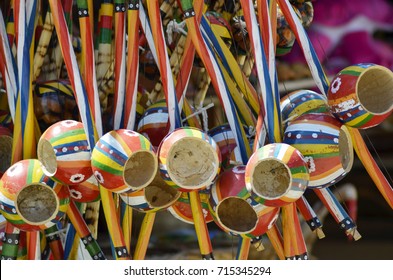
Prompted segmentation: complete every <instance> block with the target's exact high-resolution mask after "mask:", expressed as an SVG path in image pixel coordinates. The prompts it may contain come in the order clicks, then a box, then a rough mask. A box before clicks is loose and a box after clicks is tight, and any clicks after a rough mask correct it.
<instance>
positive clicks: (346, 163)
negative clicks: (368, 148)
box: [338, 126, 354, 173]
mask: <svg viewBox="0 0 393 280" xmlns="http://www.w3.org/2000/svg"><path fill="white" fill-rule="evenodd" d="M338 149H339V153H340V160H341V164H342V167H343V169H344V170H345V172H346V173H348V172H349V171H350V170H351V168H352V165H353V159H354V155H353V145H352V140H351V135H350V134H349V131H348V129H347V128H346V127H345V126H342V127H341V128H340V132H339V140H338Z"/></svg>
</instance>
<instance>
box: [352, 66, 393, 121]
mask: <svg viewBox="0 0 393 280" xmlns="http://www.w3.org/2000/svg"><path fill="white" fill-rule="evenodd" d="M356 92H357V96H358V98H359V101H360V103H361V104H362V106H363V107H364V108H365V109H366V110H367V111H369V112H371V113H374V114H384V113H386V112H388V111H390V110H392V108H393V73H391V71H390V70H389V69H385V68H384V67H381V66H372V67H370V68H368V69H366V70H365V71H364V72H363V73H362V74H361V75H360V76H359V79H358V81H357V84H356Z"/></svg>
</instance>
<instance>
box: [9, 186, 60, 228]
mask: <svg viewBox="0 0 393 280" xmlns="http://www.w3.org/2000/svg"><path fill="white" fill-rule="evenodd" d="M58 208H59V200H58V198H57V196H56V193H55V192H54V190H53V189H51V188H50V187H48V186H46V185H44V184H40V183H35V184H31V185H27V186H26V187H24V188H23V189H22V190H21V191H20V192H19V193H18V194H17V198H16V209H17V211H18V213H19V215H20V216H21V217H22V219H23V220H25V221H26V222H27V223H29V224H32V225H43V224H46V223H47V222H49V221H50V220H52V219H54V218H55V216H56V213H57V211H58Z"/></svg>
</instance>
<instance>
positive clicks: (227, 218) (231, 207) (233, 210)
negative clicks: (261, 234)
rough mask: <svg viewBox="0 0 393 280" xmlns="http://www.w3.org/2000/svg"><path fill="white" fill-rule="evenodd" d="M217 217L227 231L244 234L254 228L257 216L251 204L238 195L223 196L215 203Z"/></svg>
mask: <svg viewBox="0 0 393 280" xmlns="http://www.w3.org/2000/svg"><path fill="white" fill-rule="evenodd" d="M216 212H217V219H218V221H219V223H220V224H221V225H222V226H223V227H224V228H225V229H227V230H228V231H230V232H235V233H238V234H246V233H249V232H251V231H252V230H254V229H255V227H256V224H257V222H258V216H257V214H256V212H255V210H254V209H253V208H252V206H251V205H250V204H249V203H248V202H247V201H245V200H244V199H241V198H239V197H228V198H225V199H224V200H223V201H221V202H220V203H219V204H218V205H217V209H216Z"/></svg>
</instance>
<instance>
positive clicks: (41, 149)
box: [37, 139, 57, 176]
mask: <svg viewBox="0 0 393 280" xmlns="http://www.w3.org/2000/svg"><path fill="white" fill-rule="evenodd" d="M37 157H38V159H39V161H40V162H41V163H42V165H43V170H44V173H45V174H46V175H47V176H53V175H55V173H56V171H57V162H56V153H55V151H54V149H53V146H52V144H51V143H50V142H49V141H48V140H46V139H40V141H39V142H38V145H37Z"/></svg>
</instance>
